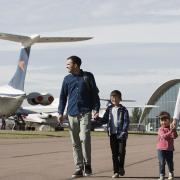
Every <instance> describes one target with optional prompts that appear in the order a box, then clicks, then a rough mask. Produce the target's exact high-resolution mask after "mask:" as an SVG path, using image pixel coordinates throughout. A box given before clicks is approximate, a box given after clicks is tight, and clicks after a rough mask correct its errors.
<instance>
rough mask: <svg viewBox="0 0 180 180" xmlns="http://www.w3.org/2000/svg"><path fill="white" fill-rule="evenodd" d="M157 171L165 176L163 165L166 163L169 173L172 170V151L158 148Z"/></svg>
mask: <svg viewBox="0 0 180 180" xmlns="http://www.w3.org/2000/svg"><path fill="white" fill-rule="evenodd" d="M158 160H159V173H160V175H162V176H165V165H166V163H167V165H168V169H169V172H170V173H173V171H174V163H173V151H166V150H158Z"/></svg>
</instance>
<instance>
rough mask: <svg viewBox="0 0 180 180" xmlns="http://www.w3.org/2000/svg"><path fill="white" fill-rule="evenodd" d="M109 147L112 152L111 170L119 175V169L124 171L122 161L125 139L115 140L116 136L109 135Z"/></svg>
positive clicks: (124, 151) (123, 158)
mask: <svg viewBox="0 0 180 180" xmlns="http://www.w3.org/2000/svg"><path fill="white" fill-rule="evenodd" d="M110 146H111V151H112V160H113V170H114V173H119V172H120V169H124V161H125V155H126V139H123V140H121V139H117V135H116V134H111V135H110Z"/></svg>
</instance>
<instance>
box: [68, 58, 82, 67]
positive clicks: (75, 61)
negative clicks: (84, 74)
mask: <svg viewBox="0 0 180 180" xmlns="http://www.w3.org/2000/svg"><path fill="white" fill-rule="evenodd" d="M67 59H68V60H69V59H70V60H71V61H72V62H73V63H74V64H77V65H78V66H79V67H80V66H81V63H82V61H81V59H80V58H79V57H78V56H70V57H68V58H67Z"/></svg>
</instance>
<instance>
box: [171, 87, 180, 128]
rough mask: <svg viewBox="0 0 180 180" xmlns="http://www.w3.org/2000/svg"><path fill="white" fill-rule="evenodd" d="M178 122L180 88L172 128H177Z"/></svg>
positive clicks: (179, 118)
mask: <svg viewBox="0 0 180 180" xmlns="http://www.w3.org/2000/svg"><path fill="white" fill-rule="evenodd" d="M178 120H180V88H179V92H178V96H177V100H176V105H175V110H174V116H173V122H172V124H171V126H172V127H176V124H177V121H178Z"/></svg>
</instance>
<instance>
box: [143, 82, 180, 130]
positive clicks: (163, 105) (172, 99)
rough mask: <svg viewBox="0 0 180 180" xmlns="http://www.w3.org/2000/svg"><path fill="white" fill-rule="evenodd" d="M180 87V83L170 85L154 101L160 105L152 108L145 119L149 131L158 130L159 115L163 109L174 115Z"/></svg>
mask: <svg viewBox="0 0 180 180" xmlns="http://www.w3.org/2000/svg"><path fill="white" fill-rule="evenodd" d="M179 87H180V83H177V84H175V85H173V86H171V87H169V89H167V90H166V91H164V92H162V93H161V95H160V96H159V97H158V98H157V100H156V102H154V105H157V106H159V107H157V108H152V109H151V110H150V111H149V112H148V113H147V114H146V115H145V117H144V119H143V122H144V124H145V125H146V130H147V131H157V129H158V128H159V120H158V118H157V116H158V115H159V113H160V112H161V111H167V112H169V113H170V115H171V117H173V115H174V108H175V104H176V98H177V94H178V91H179Z"/></svg>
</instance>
